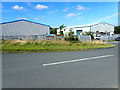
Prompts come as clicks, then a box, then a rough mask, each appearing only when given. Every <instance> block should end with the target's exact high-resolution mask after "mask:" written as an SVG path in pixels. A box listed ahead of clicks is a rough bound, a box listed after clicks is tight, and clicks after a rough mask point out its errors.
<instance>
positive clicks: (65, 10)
mask: <svg viewBox="0 0 120 90" xmlns="http://www.w3.org/2000/svg"><path fill="white" fill-rule="evenodd" d="M68 9H70V8H66V9H64V10H62V11H63V12H67V10H68Z"/></svg>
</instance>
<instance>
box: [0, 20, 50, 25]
mask: <svg viewBox="0 0 120 90" xmlns="http://www.w3.org/2000/svg"><path fill="white" fill-rule="evenodd" d="M19 21H27V22H31V23H35V24H40V25H44V26H49V27H50V25H46V24H42V23H38V22H33V21H29V20H25V19H20V20H14V21H9V22H3V23H0V24H7V23H14V22H19Z"/></svg>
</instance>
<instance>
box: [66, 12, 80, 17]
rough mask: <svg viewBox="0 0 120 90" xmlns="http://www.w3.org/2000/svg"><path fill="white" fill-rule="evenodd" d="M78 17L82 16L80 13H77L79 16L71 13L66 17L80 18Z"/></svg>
mask: <svg viewBox="0 0 120 90" xmlns="http://www.w3.org/2000/svg"><path fill="white" fill-rule="evenodd" d="M78 15H80V13H77V14H75V13H69V14H67V15H66V17H74V16H78Z"/></svg>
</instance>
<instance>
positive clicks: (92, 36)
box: [84, 32, 94, 39]
mask: <svg viewBox="0 0 120 90" xmlns="http://www.w3.org/2000/svg"><path fill="white" fill-rule="evenodd" d="M93 34H94V32H85V34H84V35H90V36H91V39H94V35H93Z"/></svg>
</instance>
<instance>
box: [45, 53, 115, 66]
mask: <svg viewBox="0 0 120 90" xmlns="http://www.w3.org/2000/svg"><path fill="white" fill-rule="evenodd" d="M111 56H114V55H104V56H98V57H90V58H83V59H76V60H69V61H61V62H54V63H47V64H43V66H50V65H58V64H64V63H72V62H78V61H84V60H90V59H91V60H93V59H98V58H105V57H111Z"/></svg>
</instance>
